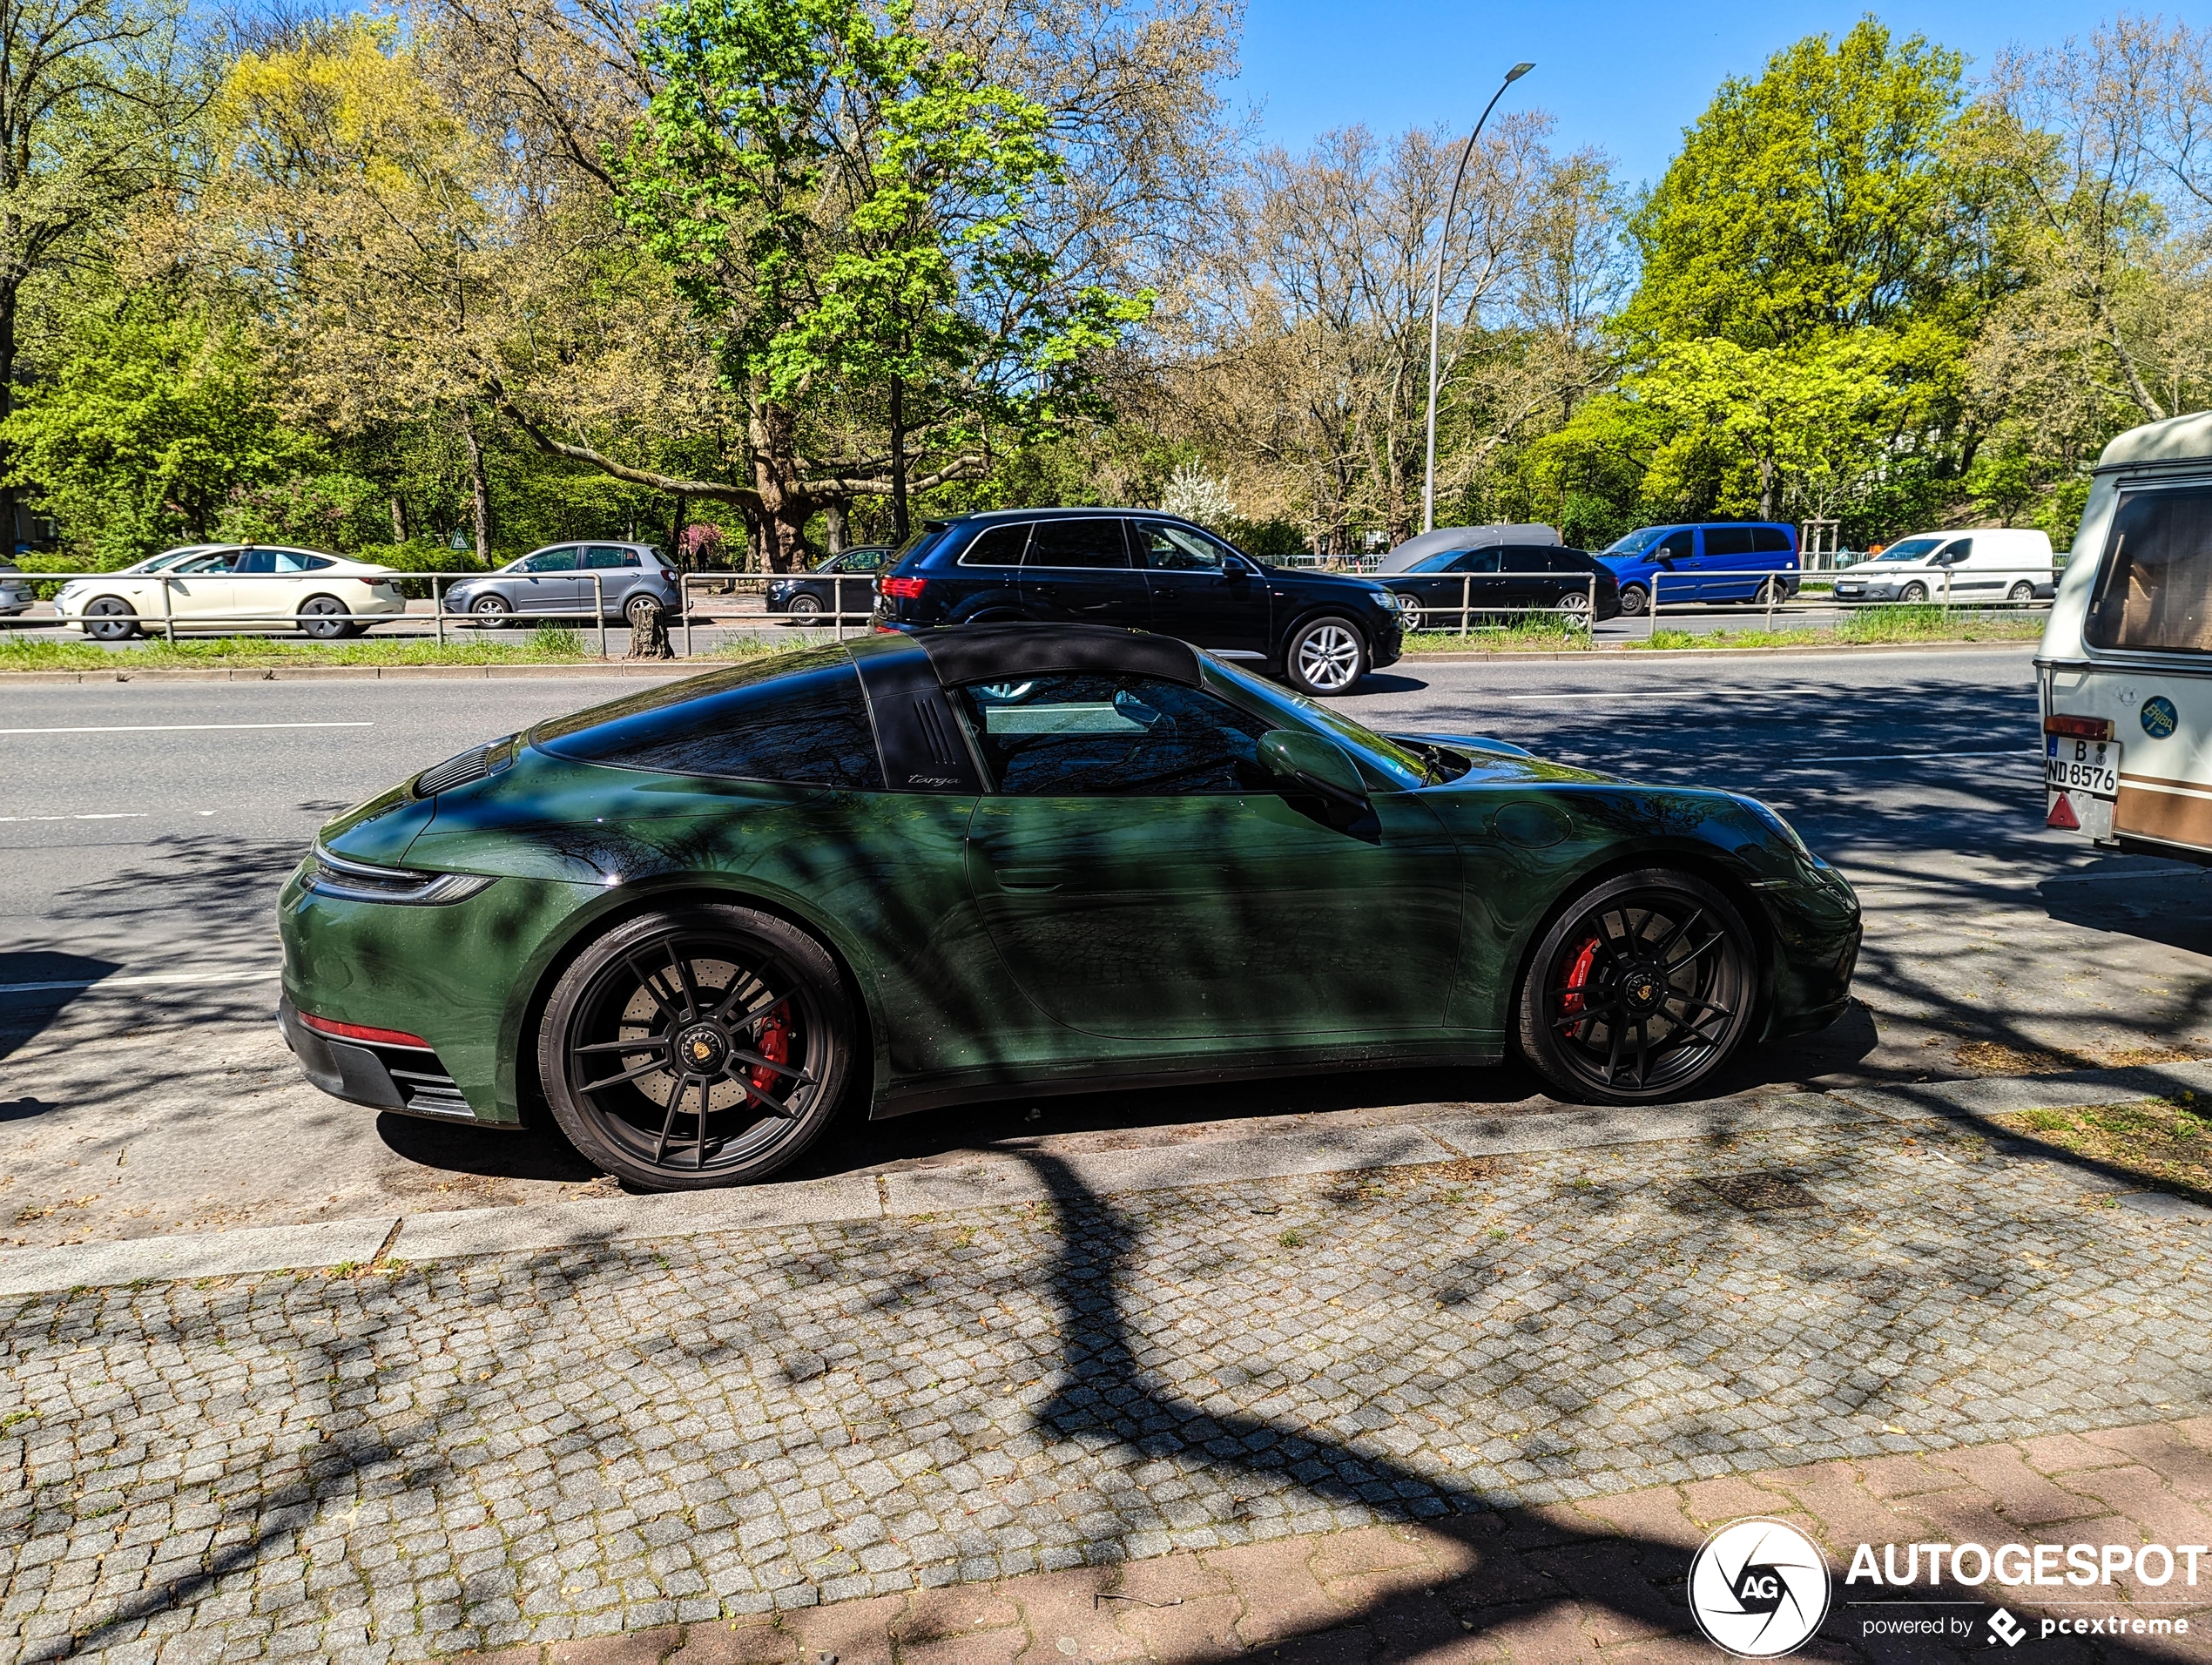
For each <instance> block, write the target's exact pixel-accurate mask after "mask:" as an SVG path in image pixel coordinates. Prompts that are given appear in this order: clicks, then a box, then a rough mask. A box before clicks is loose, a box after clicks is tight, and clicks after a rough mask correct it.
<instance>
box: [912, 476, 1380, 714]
mask: <svg viewBox="0 0 2212 1665" xmlns="http://www.w3.org/2000/svg"><path fill="white" fill-rule="evenodd" d="M1404 608H1405V603H1403V602H1402V601H1401V600H1400V599H1399V597H1396V596H1394V595H1393V594H1392V593H1391V592H1390V591H1389V590H1386V589H1385V588H1384V587H1383V586H1382V585H1380V584H1379V583H1372V582H1371V581H1369V580H1367V579H1365V578H1348V577H1344V576H1339V575H1338V574H1335V573H1326V572H1294V571H1291V570H1286V569H1285V568H1282V567H1270V566H1263V565H1262V564H1260V563H1258V562H1257V561H1255V560H1253V559H1251V556H1246V555H1243V554H1240V553H1239V552H1238V551H1237V550H1236V549H1231V547H1230V546H1229V545H1228V544H1226V543H1223V542H1222V541H1221V540H1220V539H1219V538H1217V537H1216V536H1213V534H1212V533H1211V532H1208V531H1206V530H1205V529H1204V528H1202V527H1199V526H1196V525H1193V524H1192V523H1191V522H1189V521H1185V520H1178V519H1177V518H1176V517H1175V516H1172V515H1162V514H1158V513H1156V512H1153V511H1150V510H1146V509H995V510H993V511H991V512H989V513H988V514H981V515H967V516H962V517H961V518H960V519H958V520H955V521H950V522H944V523H941V524H938V523H933V524H931V525H930V526H928V527H927V528H926V529H924V530H923V531H922V532H921V534H920V535H919V536H916V537H915V538H914V540H913V541H912V542H911V543H909V544H908V545H907V549H906V551H905V553H904V554H903V555H902V556H900V559H899V562H898V564H897V565H896V566H895V567H894V569H892V570H891V571H890V572H889V573H888V574H887V575H886V576H884V577H883V578H881V579H880V580H879V582H878V583H877V602H876V614H875V617H876V622H877V624H880V625H882V626H884V627H887V628H888V629H891V630H905V631H914V630H927V629H929V628H931V627H932V626H934V625H940V624H981V623H985V622H988V621H993V620H1001V619H1030V620H1035V621H1037V622H1040V623H1053V624H1114V625H1122V626H1126V627H1127V628H1129V629H1131V630H1156V631H1157V632H1158V633H1159V634H1161V635H1163V636H1172V637H1180V638H1181V639H1182V640H1184V641H1185V642H1188V643H1190V644H1191V645H1192V646H1194V647H1200V648H1204V649H1205V650H1207V651H1209V652H1211V653H1212V654H1213V655H1215V656H1216V657H1218V658H1223V659H1238V660H1244V661H1248V662H1250V663H1251V664H1258V665H1262V666H1264V667H1265V668H1266V670H1267V671H1269V672H1271V674H1274V675H1277V676H1280V677H1283V678H1284V679H1285V681H1287V682H1288V683H1289V684H1291V686H1292V687H1294V688H1296V689H1298V691H1300V692H1301V693H1307V694H1341V693H1345V692H1347V691H1350V690H1351V689H1352V686H1353V685H1354V684H1357V683H1358V682H1359V679H1360V677H1364V676H1366V674H1367V672H1368V671H1371V670H1372V669H1374V668H1375V667H1376V666H1378V665H1386V664H1392V663H1393V661H1395V660H1396V659H1397V657H1398V656H1399V652H1400V650H1401V648H1402V644H1403V642H1404V638H1405V622H1404Z"/></svg>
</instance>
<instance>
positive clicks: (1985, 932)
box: [0, 648, 2212, 1243]
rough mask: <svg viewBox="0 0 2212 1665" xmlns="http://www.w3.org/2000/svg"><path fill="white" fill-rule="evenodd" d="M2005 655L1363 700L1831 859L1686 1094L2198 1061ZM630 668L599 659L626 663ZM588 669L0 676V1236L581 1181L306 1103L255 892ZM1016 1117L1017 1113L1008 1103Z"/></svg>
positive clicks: (2180, 920) (2146, 885)
mask: <svg viewBox="0 0 2212 1665" xmlns="http://www.w3.org/2000/svg"><path fill="white" fill-rule="evenodd" d="M2028 659H2029V650H2027V649H2026V648H2022V649H2020V650H2003V651H1979V652H1953V653H1943V652H1924V653H1913V654H1886V653H1885V654H1859V655H1843V654H1839V655H1834V656H1824V657H1786V658H1784V657H1777V658H1745V659H1743V660H1728V661H1684V660H1675V661H1656V662H1655V661H1649V660H1641V659H1639V660H1632V661H1627V660H1622V659H1616V658H1613V657H1607V658H1604V659H1600V660H1595V661H1593V662H1589V663H1587V664H1585V663H1580V662H1574V661H1566V662H1530V663H1512V664H1497V663H1488V664H1444V665H1436V664H1428V665H1413V666H1399V667H1394V668H1393V670H1392V671H1389V672H1386V673H1385V674H1383V675H1380V676H1378V677H1373V678H1372V679H1371V680H1370V682H1369V683H1368V684H1366V688H1365V690H1364V691H1363V692H1362V693H1361V694H1360V695H1359V696H1358V697H1357V698H1354V699H1352V701H1350V702H1349V704H1350V705H1351V707H1352V709H1353V710H1355V711H1358V712H1359V714H1360V715H1361V716H1362V717H1364V718H1366V719H1368V720H1370V721H1372V722H1374V723H1376V724H1378V725H1385V726H1393V727H1402V728H1407V729H1426V730H1436V731H1475V732H1482V733H1489V734H1494V735H1497V736H1500V737H1501V738H1507V739H1511V740H1514V741H1517V742H1519V743H1521V744H1522V745H1528V746H1530V747H1531V748H1532V749H1534V750H1537V751H1540V752H1545V753H1547V754H1548V755H1551V756H1554V757H1557V758H1561V760H1563V761H1569V762H1574V763H1578V764H1584V765H1592V766H1595V767H1599V768H1604V769H1608V770H1613V771H1615V772H1622V773H1624V774H1628V775H1631V776H1637V777H1642V778H1646V779H1654V780H1665V781H1683V782H1688V781H1698V782H1703V783H1706V784H1712V785H1725V786H1730V787H1735V788H1737V789H1743V790H1750V791H1754V792H1757V793H1759V794H1760V795H1761V796H1763V797H1764V798H1765V799H1767V800H1768V801H1770V803H1772V804H1774V805H1775V806H1777V808H1779V809H1781V810H1782V811H1783V812H1784V813H1785V814H1787V815H1789V816H1790V817H1791V819H1792V820H1793V821H1795V822H1796V824H1797V826H1798V827H1799V828H1800V830H1801V831H1802V832H1804V835H1805V837H1806V838H1807V839H1809V840H1810V841H1811V843H1812V844H1813V845H1814V846H1815V847H1816V848H1818V849H1820V850H1821V851H1822V852H1823V853H1825V854H1826V855H1828V856H1829V857H1830V859H1832V860H1835V861H1836V862H1837V863H1838V865H1839V866H1842V867H1843V868H1844V871H1845V872H1846V873H1849V874H1850V875H1851V878H1852V880H1853V881H1854V882H1855V883H1857V884H1858V886H1860V888H1861V892H1862V895H1863V896H1864V898H1865V902H1866V905H1867V910H1868V933H1867V942H1866V947H1865V954H1864V955H1863V957H1862V960H1861V962H1860V972H1859V982H1858V988H1859V992H1860V994H1861V995H1862V996H1863V998H1864V1001H1865V1008H1864V1009H1858V1010H1854V1011H1853V1013H1852V1014H1851V1015H1850V1016H1849V1017H1848V1018H1847V1019H1846V1020H1845V1021H1844V1022H1842V1023H1840V1024H1838V1025H1837V1026H1836V1027H1835V1028H1832V1029H1831V1030H1829V1031H1827V1032H1826V1033H1825V1034H1824V1035H1817V1036H1812V1037H1808V1038H1806V1039H1804V1040H1802V1041H1794V1042H1791V1043H1787V1044H1785V1045H1779V1046H1775V1047H1769V1048H1758V1049H1757V1050H1755V1051H1752V1052H1750V1053H1747V1054H1745V1055H1743V1057H1742V1058H1741V1059H1740V1060H1739V1061H1738V1062H1737V1063H1736V1064H1735V1065H1734V1066H1733V1067H1732V1070H1731V1073H1730V1076H1729V1078H1728V1079H1727V1080H1726V1081H1724V1082H1722V1083H1720V1085H1721V1087H1722V1088H1723V1090H1726V1091H1743V1090H1750V1089H1764V1088H1779V1089H1787V1088H1788V1087H1791V1086H1792V1085H1796V1084H1800V1083H1803V1084H1821V1085H1840V1084H1844V1083H1846V1082H1864V1081H1868V1080H1882V1079H1889V1080H1897V1079H1905V1080H1911V1079H1916V1078H1925V1077H1927V1076H1945V1075H1966V1074H1973V1073H1978V1072H1993V1073H2005V1074H2014V1073H2035V1072H2040V1071H2045V1070H2051V1069H2059V1068H2067V1067H2071V1066H2074V1065H2076V1064H2111V1063H2119V1062H2141V1061H2148V1059H2150V1058H2153V1057H2160V1056H2171V1055H2177V1054H2188V1055H2195V1054H2199V1053H2205V1052H2212V977H2208V975H2207V973H2208V969H2212V961H2208V960H2207V958H2206V955H2207V954H2208V953H2212V886H2207V884H2206V881H2205V879H2204V877H2203V875H2202V874H2201V873H2199V871H2198V870H2197V869H2195V868H2185V867H2180V866H2173V865H2170V864H2165V863H2158V862H2151V861H2145V860H2141V859H2114V858H2108V857H2102V856H2099V855H2098V854H2097V853H2094V851H2092V850H2091V849H2090V848H2089V847H2088V846H2087V845H2086V844H2085V843H2082V842H2080V840H2078V839H2074V838H2071V837H2068V836H2066V835H2061V834H2058V833H2054V832H2047V831H2045V830H2044V829H2043V827H2042V826H2041V803H2042V799H2041V790H2040V784H2039V779H2038V765H2037V760H2036V758H2035V755H2034V734H2033V727H2034V723H2033V718H2034V702H2033V691H2032V682H2031V677H2030V671H2029V666H2028ZM630 685H631V686H634V685H635V684H630ZM611 692H612V691H611V690H609V689H607V688H606V686H605V684H598V683H589V682H585V681H583V680H582V679H577V678H568V679H563V678H547V679H544V680H516V681H491V682H485V681H476V680H473V679H472V680H469V681H394V682H367V681H364V682H323V683H303V682H269V683H221V684H168V685H160V686H155V685H149V684H125V685H115V686H87V687H20V686H18V687H15V688H11V689H10V698H9V700H8V703H7V705H6V708H5V714H4V717H0V1242H16V1243H57V1242H65V1241H71V1240H78V1239H82V1238H84V1237H114V1236H135V1235H145V1234H149V1233H153V1232H160V1231H171V1230H181V1229H187V1228H190V1227H192V1226H197V1225H208V1224H220V1223H277V1222H281V1221H293V1220H306V1219H314V1218H320V1217H341V1216H348V1215H354V1214H360V1213H365V1212H369V1211H373V1210H376V1209H379V1208H383V1207H388V1206H390V1205H392V1204H394V1203H402V1204H404V1205H405V1206H406V1207H408V1208H410V1209H421V1208H425V1207H437V1206H445V1205H450V1206H478V1205H482V1204H484V1203H503V1202H521V1201H529V1200H534V1199H537V1198H543V1197H556V1196H563V1195H572V1194H575V1193H576V1192H577V1191H579V1190H595V1189H605V1188H606V1187H607V1184H608V1182H604V1181H599V1180H596V1179H595V1178H594V1176H592V1175H591V1174H590V1170H588V1169H586V1168H584V1167H583V1165H582V1164H581V1163H579V1162H578V1161H577V1158H576V1157H575V1156H574V1155H573V1153H571V1152H569V1151H568V1150H567V1149H565V1147H563V1145H561V1144H560V1143H559V1142H558V1140H557V1139H556V1138H555V1137H553V1136H550V1135H541V1134H524V1135H509V1134H496V1133H489V1132H479V1131H475V1130H471V1129H451V1128H447V1127H443V1126H439V1125H436V1124H432V1123H424V1122H409V1121H407V1120H405V1119H403V1118H396V1117H384V1118H379V1117H377V1116H374V1115H373V1114H371V1113H369V1112H367V1111H363V1110H360V1109H354V1107H351V1106H348V1105H343V1104H340V1103H338V1102H335V1101H333V1100H330V1099H327V1098H325V1097H323V1096H322V1095H320V1094H318V1093H316V1092H315V1091H314V1089H311V1088H309V1087H307V1085H306V1084H305V1083H304V1082H302V1081H301V1080H300V1077H299V1075H298V1071H297V1069H296V1067H295V1066H294V1065H293V1063H292V1061H291V1059H290V1057H289V1055H288V1054H287V1053H286V1052H285V1051H284V1049H283V1048H282V1046H281V1044H280V1042H279V1041H278V1040H277V1038H276V1035H275V1033H274V1028H273V1024H272V1023H271V1022H270V1021H269V1014H270V1009H271V1008H272V1006H273V999H274V985H273V980H272V978H271V976H270V973H271V971H272V969H273V963H274V960H275V944H274V940H273V926H272V922H271V902H272V899H273V895H274V893H275V890H276V888H277V886H279V885H280V883H281V881H282V879H283V877H284V874H285V873H287V871H289V869H290V868H291V866H293V863H294V862H295V861H296V860H297V859H298V857H299V854H300V851H301V850H302V849H303V848H304V846H305V845H306V843H307V840H308V839H309V838H310V837H311V836H312V835H313V833H314V829H315V827H316V826H318V825H320V822H321V821H322V820H324V819H327V817H328V816H329V815H330V814H331V813H333V812H335V811H336V810H338V809H341V808H342V807H344V806H347V805H348V804H351V803H354V802H355V801H357V800H359V799H362V798H364V797H367V796H368V795H370V794H371V793H373V792H376V791H379V790H381V788H382V787H384V786H386V785H388V784H390V783H391V782H393V781H395V780H396V779H402V778H404V777H405V776H407V775H408V774H409V773H411V772H414V771H415V770H417V769H420V768H421V767H423V766H424V765H428V764H430V763H434V762H436V761H438V760H439V759H441V758H445V757H448V756H450V755H452V754H453V753H454V752H458V751H460V750H462V749H463V748H464V747H465V746H467V745H470V744H472V743H473V742H475V741H476V740H479V739H482V738H488V737H489V736H492V735H496V734H501V733H504V732H506V731H509V730H512V729H515V728H516V727H519V726H521V725H525V724H528V723H529V722H532V721H534V720H536V719H537V718H543V717H545V716H548V715H551V714H554V713H556V712H560V711H569V710H571V709H574V708H576V707H577V706H580V705H583V704H590V703H591V702H592V701H594V700H595V699H597V698H605V697H608V696H609V695H610V693H611ZM1524 1100H1527V1101H1530V1102H1541V1101H1536V1100H1534V1095H1533V1087H1532V1084H1531V1082H1529V1080H1528V1078H1527V1076H1526V1075H1523V1074H1522V1073H1521V1072H1520V1071H1519V1070H1517V1069H1513V1068H1505V1069H1499V1070H1493V1071H1485V1072H1459V1073H1456V1074H1445V1073H1441V1072H1436V1073H1415V1072H1406V1073H1402V1074H1394V1075H1384V1074H1371V1075H1362V1076H1356V1077H1332V1078H1328V1079H1325V1080H1318V1081H1311V1082H1293V1083H1285V1082H1267V1083H1261V1084H1257V1085H1255V1086H1252V1087H1250V1088H1246V1089H1234V1090H1231V1091H1227V1092H1224V1091H1220V1090H1211V1091H1209V1092H1207V1093H1205V1094H1203V1095H1199V1094H1187V1095H1186V1094H1173V1093H1148V1094H1124V1095H1101V1096H1099V1097H1096V1098H1090V1099H1082V1100H1062V1101H1047V1102H1044V1103H1043V1104H1042V1106H1040V1107H1039V1108H1038V1109H1036V1110H1035V1112H1032V1111H1031V1110H1030V1109H1029V1108H1028V1107H1026V1106H1022V1105H1019V1104H1015V1105H1009V1106H995V1107H989V1108H986V1109H977V1110H974V1111H965V1112H948V1113H944V1114H941V1115H936V1116H917V1117H910V1118H907V1119H904V1120H902V1121H900V1122H893V1123H889V1124H887V1125H883V1126H878V1127H873V1128H871V1127H867V1126H858V1127H854V1128H852V1129H846V1130H845V1131H843V1132H842V1133H841V1134H840V1135H838V1136H833V1139H832V1140H831V1141H829V1142H826V1143H825V1145H824V1146H823V1147H822V1148H821V1149H820V1151H819V1154H818V1155H817V1156H814V1157H812V1158H810V1161H809V1166H808V1169H807V1170H806V1171H811V1172H823V1171H833V1170H851V1169H854V1168H867V1167H873V1166H881V1165H886V1164H894V1163H907V1162H913V1161H926V1160H931V1159H934V1158H937V1157H941V1156H944V1155H945V1154H946V1153H948V1152H949V1151H952V1150H955V1149H962V1148H968V1147H972V1146H974V1145H977V1144H981V1143H995V1142H1000V1143H1002V1142H1006V1141H1009V1140H1042V1141H1043V1142H1045V1143H1049V1144H1055V1145H1058V1146H1062V1147H1063V1148H1082V1147H1085V1146H1090V1147H1096V1146H1098V1145H1101V1144H1112V1143H1131V1142H1147V1141H1157V1140H1161V1139H1169V1138H1177V1139H1179V1138H1188V1137H1197V1136H1209V1135H1211V1134H1213V1133H1216V1132H1219V1131H1222V1130H1224V1129H1242V1130H1244V1131H1249V1130H1250V1129H1251V1123H1252V1119H1253V1118H1256V1117H1266V1116H1295V1117H1298V1118H1301V1119H1305V1120H1311V1119H1313V1118H1328V1119H1342V1120H1349V1121H1359V1122H1386V1121H1392V1120H1406V1119H1419V1118H1421V1117H1423V1116H1432V1115H1436V1114H1440V1113H1444V1112H1442V1111H1441V1110H1440V1106H1448V1107H1449V1108H1450V1110H1451V1112H1453V1113H1459V1112H1460V1111H1461V1109H1462V1108H1463V1107H1464V1106H1466V1105H1468V1104H1498V1103H1513V1102H1521V1101H1524ZM1033 1116H1034V1119H1032V1117H1033Z"/></svg>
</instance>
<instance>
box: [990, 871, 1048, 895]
mask: <svg viewBox="0 0 2212 1665" xmlns="http://www.w3.org/2000/svg"><path fill="white" fill-rule="evenodd" d="M991 877H992V878H994V879H995V880H998V885H999V888H1000V889H1001V890H1039V891H1042V890H1058V889H1059V888H1060V884H1061V880H1062V879H1063V878H1065V877H1066V875H1065V874H1064V873H1062V872H1061V871H1060V869H1059V868H1057V867H994V868H992V869H991Z"/></svg>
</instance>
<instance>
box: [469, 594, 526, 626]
mask: <svg viewBox="0 0 2212 1665" xmlns="http://www.w3.org/2000/svg"><path fill="white" fill-rule="evenodd" d="M514 616H515V603H512V602H510V601H509V600H508V599H507V597H504V596H502V595H499V594H497V593H496V592H495V593H494V594H492V595H489V596H479V597H476V599H475V600H474V601H472V602H470V603H469V617H470V618H472V619H474V620H475V622H476V628H477V629H478V630H505V629H506V628H507V626H508V625H509V624H511V623H512V622H513V620H514Z"/></svg>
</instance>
